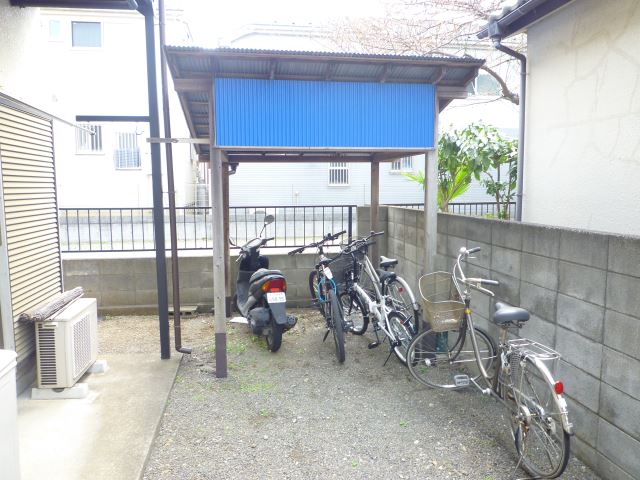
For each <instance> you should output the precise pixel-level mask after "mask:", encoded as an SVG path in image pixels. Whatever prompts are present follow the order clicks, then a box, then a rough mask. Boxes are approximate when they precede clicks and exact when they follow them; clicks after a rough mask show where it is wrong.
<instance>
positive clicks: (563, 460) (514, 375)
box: [501, 352, 570, 478]
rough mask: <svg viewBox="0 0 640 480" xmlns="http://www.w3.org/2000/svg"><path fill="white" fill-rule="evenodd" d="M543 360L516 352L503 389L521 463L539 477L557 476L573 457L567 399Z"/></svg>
mask: <svg viewBox="0 0 640 480" xmlns="http://www.w3.org/2000/svg"><path fill="white" fill-rule="evenodd" d="M540 363H541V362H540V361H536V360H535V359H533V358H531V357H526V358H521V357H520V356H519V355H518V353H517V352H512V353H511V356H510V358H509V370H510V374H509V376H508V377H507V380H506V382H505V380H504V379H503V385H501V387H502V388H501V392H502V398H503V399H504V400H505V401H506V402H507V404H509V405H510V406H511V407H512V411H511V415H510V417H511V418H510V420H511V432H512V434H513V439H514V442H515V446H516V450H517V452H518V455H519V457H520V464H521V465H522V467H523V468H524V469H525V470H526V471H528V472H529V473H530V474H531V475H533V476H534V477H535V478H557V477H559V476H560V475H562V473H563V472H564V470H565V468H566V467H567V463H568V461H569V444H570V437H569V434H568V433H567V432H566V431H565V430H564V427H563V421H562V418H563V416H564V415H566V414H567V413H566V403H565V401H564V399H563V398H562V396H561V395H559V394H557V393H556V392H555V389H554V385H553V383H554V382H553V381H552V380H550V379H551V378H552V377H551V375H550V373H549V370H548V369H547V368H546V366H544V365H540Z"/></svg>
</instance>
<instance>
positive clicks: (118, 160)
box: [113, 132, 141, 170]
mask: <svg viewBox="0 0 640 480" xmlns="http://www.w3.org/2000/svg"><path fill="white" fill-rule="evenodd" d="M113 160H114V161H115V164H116V168H117V169H118V170H130V169H136V168H140V167H141V163H140V147H139V146H138V135H137V134H136V133H135V132H118V133H117V134H116V148H115V149H114V150H113Z"/></svg>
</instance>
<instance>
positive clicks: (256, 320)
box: [231, 215, 298, 352]
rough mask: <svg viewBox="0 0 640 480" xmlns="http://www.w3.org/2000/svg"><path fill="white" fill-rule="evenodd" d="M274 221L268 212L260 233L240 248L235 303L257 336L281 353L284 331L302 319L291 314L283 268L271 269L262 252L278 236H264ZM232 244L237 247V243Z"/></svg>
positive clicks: (273, 349) (272, 349)
mask: <svg viewBox="0 0 640 480" xmlns="http://www.w3.org/2000/svg"><path fill="white" fill-rule="evenodd" d="M273 221H274V217H273V215H267V216H266V217H265V218H264V226H263V227H262V230H261V231H260V235H258V237H257V238H254V239H252V240H249V241H248V242H247V243H246V244H244V245H243V246H241V247H240V254H239V256H238V260H237V261H239V262H240V269H239V270H238V277H237V279H236V295H235V304H236V308H237V309H238V311H239V312H240V313H241V314H242V316H243V317H245V318H246V319H247V321H248V323H249V326H250V327H251V331H252V332H253V333H254V334H255V335H265V336H266V337H267V346H268V347H269V350H271V351H272V352H277V351H278V349H279V348H280V345H281V344H282V334H283V332H286V331H287V330H289V329H291V328H293V327H294V326H295V324H296V323H297V321H298V319H297V318H296V317H294V316H292V315H287V309H286V305H287V296H286V291H287V281H286V280H285V278H284V275H283V274H282V272H281V271H280V270H269V259H268V258H267V257H265V256H264V255H260V247H262V246H263V245H266V244H267V242H268V241H270V240H273V239H274V237H271V238H262V232H264V229H265V228H266V226H267V225H269V224H271V223H273ZM231 244H232V245H233V246H236V245H234V244H233V242H231Z"/></svg>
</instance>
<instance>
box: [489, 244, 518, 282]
mask: <svg viewBox="0 0 640 480" xmlns="http://www.w3.org/2000/svg"><path fill="white" fill-rule="evenodd" d="M492 250H493V251H492V252H491V270H493V271H497V272H500V273H505V274H507V275H509V276H511V277H515V278H519V277H520V255H521V254H520V252H519V251H517V250H511V249H509V248H502V247H493V249H492Z"/></svg>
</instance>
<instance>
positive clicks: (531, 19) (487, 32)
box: [477, 0, 573, 39]
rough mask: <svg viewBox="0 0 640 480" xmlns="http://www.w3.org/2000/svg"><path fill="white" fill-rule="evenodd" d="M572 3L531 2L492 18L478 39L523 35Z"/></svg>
mask: <svg viewBox="0 0 640 480" xmlns="http://www.w3.org/2000/svg"><path fill="white" fill-rule="evenodd" d="M572 1H573V0H529V1H528V2H526V3H523V4H522V5H520V6H519V7H517V8H514V9H513V10H511V11H509V12H507V13H506V14H504V15H503V16H502V17H499V18H492V19H491V20H490V21H489V23H487V25H485V26H484V28H483V29H482V30H480V32H478V34H477V37H478V38H480V39H483V38H488V37H492V36H499V37H500V38H507V37H510V36H511V35H515V34H517V33H521V32H522V31H524V30H525V29H527V28H528V27H529V26H531V25H533V24H534V23H536V22H538V21H540V20H542V19H543V18H544V17H546V16H548V15H550V14H552V13H553V12H555V11H557V10H559V9H561V8H563V7H564V6H565V5H567V4H569V3H570V2H572Z"/></svg>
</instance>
